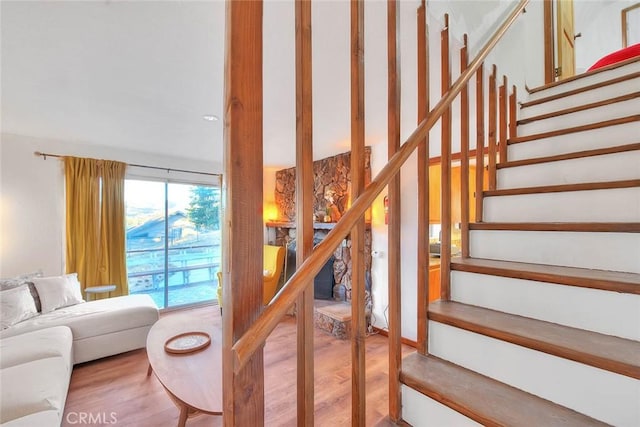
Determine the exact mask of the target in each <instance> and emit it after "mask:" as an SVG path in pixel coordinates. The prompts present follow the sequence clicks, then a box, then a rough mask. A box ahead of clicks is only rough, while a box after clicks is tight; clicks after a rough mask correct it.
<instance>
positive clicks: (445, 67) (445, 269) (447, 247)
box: [440, 15, 451, 301]
mask: <svg viewBox="0 0 640 427" xmlns="http://www.w3.org/2000/svg"><path fill="white" fill-rule="evenodd" d="M444 25H445V29H444V30H442V32H441V33H440V42H441V47H442V50H441V52H440V56H441V62H442V72H441V88H442V95H443V96H444V94H445V93H447V92H448V91H449V87H450V86H451V64H450V58H451V55H450V53H449V15H444ZM441 124H442V135H441V142H442V144H441V150H440V151H441V154H440V158H441V159H442V160H441V164H440V166H441V174H442V175H441V179H440V183H441V191H440V221H441V222H442V237H441V239H440V298H442V299H443V300H445V301H448V300H449V299H450V296H451V295H450V294H451V292H450V284H451V277H450V274H449V273H450V269H451V266H450V265H449V262H450V261H451V106H449V107H447V108H446V109H445V111H444V113H443V114H442V119H441Z"/></svg>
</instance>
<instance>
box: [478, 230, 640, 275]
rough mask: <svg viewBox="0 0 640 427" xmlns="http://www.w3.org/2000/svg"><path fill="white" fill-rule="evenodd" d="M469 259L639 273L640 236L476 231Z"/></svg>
mask: <svg viewBox="0 0 640 427" xmlns="http://www.w3.org/2000/svg"><path fill="white" fill-rule="evenodd" d="M469 249H470V255H471V257H473V258H487V259H496V260H504V261H516V262H529V263H533V264H549V265H560V266H563V265H564V266H567V267H579V268H592V269H596V270H610V271H625V272H632V273H640V234H638V233H586V232H557V231H493V230H473V231H471V232H470V237H469Z"/></svg>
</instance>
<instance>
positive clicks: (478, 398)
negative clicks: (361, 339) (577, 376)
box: [400, 353, 607, 427]
mask: <svg viewBox="0 0 640 427" xmlns="http://www.w3.org/2000/svg"><path fill="white" fill-rule="evenodd" d="M400 380H401V381H402V382H403V383H404V384H406V385H407V386H409V387H412V388H414V389H416V390H418V391H419V392H421V393H423V394H425V395H426V396H429V397H430V398H432V399H434V400H436V401H438V402H440V403H442V404H444V405H447V406H449V407H450V408H452V409H454V410H456V411H458V412H460V413H461V414H463V415H465V416H467V417H469V418H471V419H473V420H475V421H477V422H479V423H481V424H484V425H489V426H496V425H503V426H505V425H508V426H514V427H516V426H531V425H544V426H585V425H594V426H604V425H607V424H605V423H602V422H601V421H598V420H595V419H593V418H590V417H588V416H586V415H584V414H581V413H579V412H576V411H573V410H571V409H569V408H565V407H563V406H560V405H558V404H555V403H553V402H551V401H549V400H545V399H542V398H540V397H538V396H535V395H533V394H530V393H527V392H525V391H523V390H520V389H517V388H515V387H512V386H510V385H507V384H504V383H501V382H499V381H496V380H494V379H492V378H489V377H486V376H484V375H481V374H479V373H477V372H474V371H471V370H469V369H466V368H463V367H461V366H458V365H455V364H453V363H451V362H447V361H445V360H442V359H440V358H437V357H434V356H430V355H429V356H423V355H421V354H418V353H412V354H410V355H408V356H407V357H405V358H404V359H403V361H402V371H401V373H400Z"/></svg>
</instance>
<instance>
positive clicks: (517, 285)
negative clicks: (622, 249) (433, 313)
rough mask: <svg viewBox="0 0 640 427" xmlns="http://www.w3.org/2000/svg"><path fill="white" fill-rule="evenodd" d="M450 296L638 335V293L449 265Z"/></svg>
mask: <svg viewBox="0 0 640 427" xmlns="http://www.w3.org/2000/svg"><path fill="white" fill-rule="evenodd" d="M451 298H452V299H453V300H454V301H458V302H462V303H465V304H471V305H476V306H480V307H486V308H490V309H492V310H497V311H502V312H505V313H511V314H517V315H520V316H525V317H531V318H534V319H538V320H544V321H547V322H552V323H558V324H561V325H567V326H571V327H574V328H579V329H585V330H589V331H594V332H599V333H601V334H607V335H614V336H618V337H622V338H627V339H632V340H640V295H633V294H623V293H618V292H609V291H602V290H599V289H588V288H580V287H575V286H566V285H558V284H553V283H544V282H536V281H532V280H522V279H514V278H510V277H498V276H490V275H486V274H476V273H468V272H464V271H452V272H451ZM567 301H571V304H567Z"/></svg>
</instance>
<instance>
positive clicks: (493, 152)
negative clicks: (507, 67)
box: [489, 64, 498, 190]
mask: <svg viewBox="0 0 640 427" xmlns="http://www.w3.org/2000/svg"><path fill="white" fill-rule="evenodd" d="M496 73H497V69H496V66H495V64H494V65H493V70H492V72H491V75H490V76H489V190H495V189H496V157H497V155H498V153H497V147H496V144H497V137H498V135H497V129H496V127H497V123H496V121H497V114H498V112H497V111H498V105H497V95H496Z"/></svg>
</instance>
